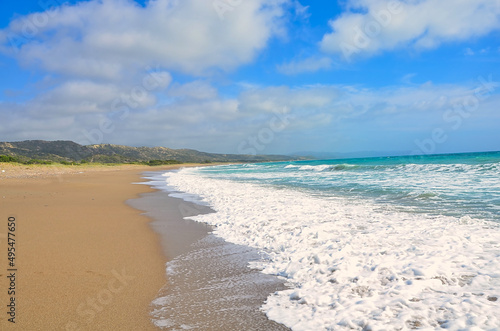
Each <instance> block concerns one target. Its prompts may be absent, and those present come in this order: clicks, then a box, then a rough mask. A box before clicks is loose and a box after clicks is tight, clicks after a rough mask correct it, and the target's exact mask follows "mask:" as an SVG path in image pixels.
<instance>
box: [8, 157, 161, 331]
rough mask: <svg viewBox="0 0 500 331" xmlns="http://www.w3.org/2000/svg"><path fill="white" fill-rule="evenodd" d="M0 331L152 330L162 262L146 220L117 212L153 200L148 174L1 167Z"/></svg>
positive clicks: (127, 169) (134, 169) (133, 169)
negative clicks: (10, 267)
mask: <svg viewBox="0 0 500 331" xmlns="http://www.w3.org/2000/svg"><path fill="white" fill-rule="evenodd" d="M0 169H1V170H4V172H2V171H1V170H0V289H1V292H0V304H1V306H2V307H4V308H3V309H2V313H1V314H0V329H1V330H11V329H12V330H157V328H156V327H155V326H154V325H153V324H152V323H151V319H150V315H149V313H150V308H149V307H150V304H151V300H153V299H154V298H155V297H156V296H157V294H158V290H159V289H161V288H162V287H163V286H164V285H165V281H166V276H165V267H164V264H165V261H166V259H165V257H164V256H163V252H162V250H161V249H160V246H159V238H158V236H157V235H156V234H155V233H154V232H153V231H151V229H150V227H149V225H148V224H149V222H150V219H149V218H147V217H146V216H143V215H140V214H141V212H140V211H138V210H136V209H133V208H132V207H130V206H128V205H126V204H125V201H126V200H127V199H130V198H133V197H136V196H138V194H139V193H145V192H150V191H152V190H151V189H150V188H149V187H148V186H146V185H132V184H131V183H132V182H137V181H140V173H142V172H143V171H145V170H148V169H151V168H150V167H146V166H118V167H52V166H47V167H26V166H17V165H16V166H14V165H6V164H0ZM8 217H15V218H16V224H17V225H16V229H15V239H16V243H15V248H16V257H15V268H16V269H17V270H16V271H15V276H16V278H15V287H16V288H15V302H16V316H15V322H16V323H15V324H13V323H10V322H8V321H7V318H9V317H10V316H9V315H7V314H6V311H7V308H6V305H7V304H8V302H9V300H10V297H11V296H10V295H8V293H7V291H6V289H7V287H8V286H9V284H8V279H7V277H6V272H7V262H8V261H7V247H8V246H7V231H8V230H7V219H8Z"/></svg>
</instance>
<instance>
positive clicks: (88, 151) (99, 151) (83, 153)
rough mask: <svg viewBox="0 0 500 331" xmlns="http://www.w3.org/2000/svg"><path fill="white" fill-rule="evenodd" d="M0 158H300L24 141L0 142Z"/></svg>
mask: <svg viewBox="0 0 500 331" xmlns="http://www.w3.org/2000/svg"><path fill="white" fill-rule="evenodd" d="M0 155H8V156H12V157H15V158H17V159H19V160H21V161H28V160H30V159H38V160H44V161H57V162H61V161H67V162H81V161H82V160H83V161H87V162H102V163H130V162H144V161H150V160H175V161H179V162H196V163H203V162H265V161H289V160H299V159H303V158H302V157H290V156H284V155H242V154H215V153H204V152H199V151H196V150H193V149H171V148H166V147H130V146H122V145H110V144H100V145H88V146H83V145H79V144H77V143H75V142H72V141H61V140H60V141H44V140H26V141H19V142H0Z"/></svg>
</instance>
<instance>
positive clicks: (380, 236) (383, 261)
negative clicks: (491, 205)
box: [167, 169, 500, 330]
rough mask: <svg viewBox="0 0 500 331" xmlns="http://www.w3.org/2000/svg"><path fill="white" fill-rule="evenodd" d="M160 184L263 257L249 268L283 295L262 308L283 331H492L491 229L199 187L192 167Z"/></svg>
mask: <svg viewBox="0 0 500 331" xmlns="http://www.w3.org/2000/svg"><path fill="white" fill-rule="evenodd" d="M167 183H168V185H171V186H174V187H176V189H177V190H179V191H183V192H189V193H191V194H196V195H198V196H200V197H201V198H202V199H203V200H204V201H205V202H206V203H208V204H210V205H211V206H212V208H213V209H214V210H215V211H216V213H212V214H206V215H199V216H196V217H193V219H194V220H197V221H200V222H206V223H208V224H211V225H215V226H216V229H215V233H216V234H217V235H219V236H221V237H222V238H224V239H226V240H228V241H231V242H234V243H237V244H243V245H248V246H251V247H255V248H258V249H260V250H261V251H263V252H265V253H266V255H267V257H268V260H267V261H265V262H260V263H259V265H254V267H258V268H260V269H262V271H263V272H265V273H268V274H274V275H279V276H282V277H285V278H286V279H287V280H288V282H289V283H290V284H291V287H292V288H291V289H290V290H285V291H281V292H278V293H276V294H274V295H272V296H270V297H269V298H268V300H267V302H266V303H265V305H264V306H263V309H264V310H265V311H266V313H267V315H268V317H269V318H270V319H273V320H275V321H277V322H280V323H283V324H285V325H287V326H288V327H290V328H292V329H293V330H331V329H334V330H344V329H345V330H348V329H357V330H381V329H387V328H390V329H401V330H404V329H411V328H424V329H439V328H447V329H450V330H462V329H468V330H474V329H478V330H479V329H481V330H484V329H497V328H500V319H499V317H498V311H499V305H500V229H499V227H498V224H494V223H489V222H483V221H478V220H473V219H470V218H469V217H463V218H462V219H457V218H452V217H444V216H428V215H423V214H410V213H402V212H397V211H393V210H390V209H389V208H384V209H382V208H381V207H380V205H375V204H371V203H370V202H366V201H359V203H357V204H355V203H353V202H352V201H349V202H348V201H347V200H345V199H339V198H320V197H312V196H309V195H307V194H306V193H303V192H298V191H294V190H292V189H280V190H275V189H273V188H270V187H263V186H260V185H256V184H249V183H237V182H233V181H228V180H219V179H209V178H204V177H202V176H200V175H199V174H197V173H196V170H194V169H185V170H181V171H180V172H178V173H169V174H168V175H167Z"/></svg>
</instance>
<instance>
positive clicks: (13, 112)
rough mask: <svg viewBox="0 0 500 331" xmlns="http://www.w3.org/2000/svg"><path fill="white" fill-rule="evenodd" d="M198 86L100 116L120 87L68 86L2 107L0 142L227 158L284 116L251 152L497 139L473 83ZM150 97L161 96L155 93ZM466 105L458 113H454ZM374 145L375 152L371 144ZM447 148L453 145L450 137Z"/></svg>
mask: <svg viewBox="0 0 500 331" xmlns="http://www.w3.org/2000/svg"><path fill="white" fill-rule="evenodd" d="M486 80H488V79H486ZM493 83H494V82H493ZM197 85H198V86H204V88H205V89H207V90H210V86H209V85H208V84H207V83H204V82H200V81H194V82H191V83H186V84H183V85H177V86H174V90H175V89H177V92H179V91H181V92H184V93H179V94H178V96H182V97H175V98H173V99H169V100H161V99H160V100H158V105H156V104H154V105H148V104H147V103H145V104H144V105H141V107H142V108H137V109H133V108H130V109H129V112H127V113H121V114H117V115H116V116H115V115H113V112H111V111H106V109H107V107H106V106H105V105H106V104H109V102H110V101H111V100H112V97H113V96H114V95H115V92H118V93H120V92H121V91H123V90H118V91H116V90H114V88H109V87H107V85H95V84H94V83H88V82H85V81H84V82H80V81H77V82H73V83H68V84H65V85H63V86H61V87H60V88H58V89H55V90H53V91H52V92H50V93H47V94H46V96H45V97H37V98H35V99H33V100H32V101H30V102H28V103H26V104H5V103H0V113H1V114H2V120H3V121H5V123H9V126H6V125H4V126H0V135H1V136H4V137H9V140H23V139H48V140H56V139H73V140H76V141H77V142H80V143H89V137H91V138H92V139H94V140H95V139H101V138H102V139H103V140H102V141H97V142H107V143H120V144H129V145H149V146H152V145H157V146H161V145H163V146H168V147H174V148H183V147H186V146H189V147H191V148H196V149H200V150H205V151H216V152H226V153H227V152H238V146H239V144H240V143H241V142H242V141H248V137H255V136H256V135H258V134H259V132H261V131H262V130H263V129H265V128H269V125H270V124H269V123H270V120H271V119H272V118H273V117H276V116H278V118H285V119H286V120H287V122H288V124H287V125H286V126H285V127H284V128H283V130H280V131H279V132H276V133H275V137H274V140H273V142H272V143H270V144H269V145H266V149H265V150H262V151H259V152H264V153H269V152H279V151H280V150H281V151H284V150H286V151H294V150H293V148H299V149H303V148H307V146H316V147H317V149H318V150H329V149H331V148H332V147H331V145H329V144H330V142H333V141H336V142H341V143H342V142H347V141H352V142H353V144H354V143H356V144H357V145H352V146H351V145H342V146H340V147H342V148H347V149H349V148H351V147H352V148H354V149H366V148H374V149H383V148H384V146H385V145H380V144H387V145H390V146H395V145H397V146H399V147H398V148H401V150H405V149H408V150H411V149H412V148H414V147H415V143H414V140H415V139H426V138H428V137H429V135H430V134H431V132H432V130H433V129H434V128H443V129H444V130H446V133H447V134H449V135H450V137H452V134H453V133H454V132H455V131H457V130H462V131H463V130H481V129H483V131H484V132H485V134H489V135H490V136H495V135H496V137H498V130H497V127H496V126H495V125H496V123H498V119H499V117H498V116H499V115H498V111H497V104H498V102H499V99H500V93H498V89H499V87H498V85H490V86H489V88H490V89H491V90H492V91H493V94H491V95H486V98H484V100H479V103H478V104H477V107H476V106H475V105H474V103H471V102H470V100H473V99H471V98H473V97H474V96H475V89H476V88H478V87H481V86H482V83H481V82H480V81H477V82H475V83H472V84H469V85H435V84H433V83H431V82H427V83H425V84H421V85H416V84H412V85H409V86H406V87H385V88H364V87H359V86H344V85H311V86H299V87H289V86H274V87H265V88H255V87H254V88H251V89H249V90H245V91H243V92H241V93H240V94H239V95H238V96H237V97H235V98H223V97H221V96H220V95H217V94H210V93H208V94H205V97H204V98H203V99H200V98H198V97H197V95H193V94H190V93H189V92H190V91H191V87H193V86H197ZM483 92H484V91H483ZM89 93H91V94H95V99H94V100H95V106H93V107H90V106H88V105H87V106H88V107H90V109H89V108H84V107H83V106H78V103H74V102H72V101H76V100H86V95H87V94H89ZM167 94H168V93H167ZM481 94H482V92H481ZM156 95H157V96H158V97H159V96H160V95H165V93H164V92H163V91H159V92H158V93H156ZM467 100H469V102H466V101H467ZM464 102H466V103H465V104H466V106H465V107H462V108H460V107H461V106H460V105H462V106H463V105H464ZM72 104H73V105H77V106H78V107H79V108H78V107H77V108H78V109H77V111H74V112H73V111H68V112H64V114H61V113H60V110H62V109H63V108H64V107H71V106H72ZM457 105H458V108H457ZM472 106H474V107H473V110H471V107H472ZM94 107H95V108H94ZM467 107H469V108H467ZM33 109H38V110H40V112H41V114H44V116H33V115H28V114H29V113H30V112H32V111H33ZM42 110H43V112H42ZM447 112H448V115H445V114H447ZM37 114H38V113H37ZM125 114H126V116H124V115H125ZM122 115H123V116H122ZM106 120H107V121H112V123H111V125H110V126H111V127H112V128H113V129H112V130H109V132H108V131H106V132H104V131H102V130H101V131H99V130H100V125H102V123H103V121H106ZM455 127H457V128H455ZM13 128H15V129H13ZM200 137H202V139H200ZM497 141H498V140H497ZM91 142H92V143H93V142H94V141H91ZM306 142H307V144H309V145H307V144H306ZM375 142H376V143H377V144H379V145H380V147H377V146H379V145H376V146H374V145H373V144H375ZM450 142H451V143H453V142H454V141H453V140H452V139H451V138H450ZM304 144H305V145H304ZM311 144H312V145H311ZM363 144H364V145H363ZM370 144H371V145H370ZM306 145H307V146H306ZM298 146H302V147H298ZM363 146H364V147H363ZM316 147H315V148H316ZM310 148H311V147H310ZM295 151H296V150H295Z"/></svg>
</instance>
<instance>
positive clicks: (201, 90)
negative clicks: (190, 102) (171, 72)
mask: <svg viewBox="0 0 500 331" xmlns="http://www.w3.org/2000/svg"><path fill="white" fill-rule="evenodd" d="M167 93H168V95H169V96H171V97H177V98H191V99H200V100H203V99H211V98H215V97H216V96H217V89H216V88H214V87H213V86H211V85H210V84H209V83H207V82H204V81H201V80H196V81H193V82H189V83H186V84H178V83H176V84H173V85H172V86H171V87H170V88H169V89H168V91H167Z"/></svg>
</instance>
